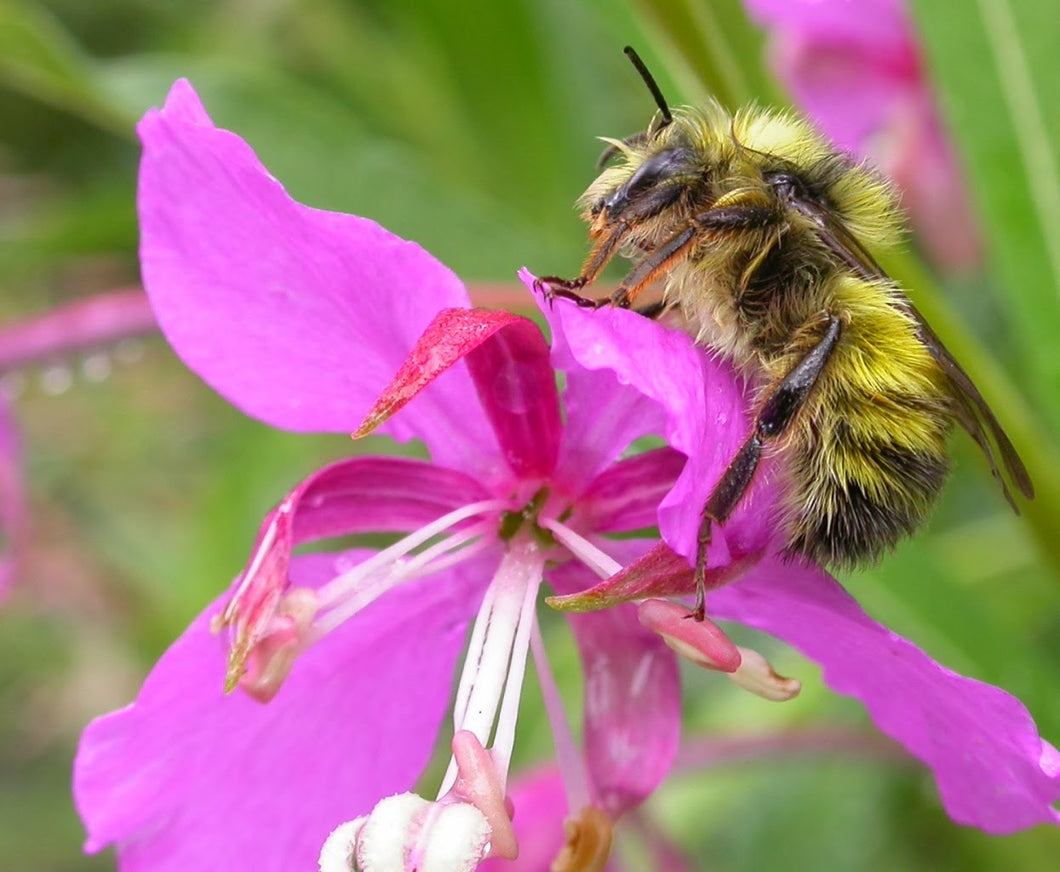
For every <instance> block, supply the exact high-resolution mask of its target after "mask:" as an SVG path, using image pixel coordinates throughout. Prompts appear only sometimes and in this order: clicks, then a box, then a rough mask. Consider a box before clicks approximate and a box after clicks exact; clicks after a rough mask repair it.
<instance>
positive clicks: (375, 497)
mask: <svg viewBox="0 0 1060 872" xmlns="http://www.w3.org/2000/svg"><path fill="white" fill-rule="evenodd" d="M485 495H486V493H485V491H484V490H483V489H482V486H481V485H479V484H478V482H476V481H475V480H474V479H472V478H470V477H468V476H466V475H464V473H462V472H457V471H456V470H452V469H445V468H444V467H440V466H435V465H434V464H430V463H426V462H425V461H421V460H411V459H406V458H399V457H357V458H352V459H350V460H342V461H339V462H338V463H334V464H332V465H331V466H326V467H324V468H323V469H321V470H318V471H317V472H315V473H313V474H312V475H311V476H309V477H308V478H306V479H304V480H303V481H302V482H300V483H299V484H298V485H297V486H296V487H295V488H294V489H293V490H291V491H290V492H289V493H288V494H287V495H286V496H285V497H284V498H283V499H282V500H281V501H280V504H279V505H278V506H277V507H276V508H275V509H273V510H272V511H271V512H269V514H268V515H267V516H266V517H265V520H264V521H262V524H261V528H260V529H259V531H258V536H257V540H256V542H255V543H254V548H253V549H252V550H251V552H250V557H249V559H248V560H247V567H246V569H244V571H243V573H242V574H241V575H240V576H239V578H237V579H236V581H235V584H234V585H233V592H232V596H231V599H230V600H229V601H228V603H227V605H226V606H225V608H224V611H223V612H222V613H221V614H220V615H219V617H218V620H219V623H220V626H222V627H225V628H227V630H228V635H229V639H230V643H229V644H230V653H229V661H228V662H229V671H228V677H227V679H226V681H227V687H228V688H229V689H231V688H234V687H235V684H236V682H238V681H239V680H240V678H242V676H243V674H244V672H245V671H246V668H247V663H248V659H249V658H250V657H251V653H252V652H253V651H254V650H255V648H257V647H258V645H259V643H261V642H262V641H263V640H264V639H265V638H266V637H267V636H268V635H269V634H270V633H271V632H272V630H273V629H274V628H273V626H272V625H273V621H274V618H275V617H276V614H277V610H278V609H280V608H281V606H282V598H283V597H284V595H285V594H286V593H287V592H288V590H289V588H290V583H289V578H288V569H289V566H290V563H291V556H292V553H293V550H294V548H295V547H296V546H298V545H302V544H304V543H306V542H311V541H316V540H320V539H325V538H329V537H334V536H345V535H349V534H353V533H383V532H398V531H407V530H411V529H415V528H417V527H421V526H423V525H424V524H427V523H430V522H431V521H434V520H436V519H438V518H439V517H441V516H442V515H444V514H446V513H447V512H450V511H452V510H453V509H456V508H459V507H460V506H464V505H467V504H469V503H473V502H476V501H478V500H480V499H482V498H483V497H484V496H485Z"/></svg>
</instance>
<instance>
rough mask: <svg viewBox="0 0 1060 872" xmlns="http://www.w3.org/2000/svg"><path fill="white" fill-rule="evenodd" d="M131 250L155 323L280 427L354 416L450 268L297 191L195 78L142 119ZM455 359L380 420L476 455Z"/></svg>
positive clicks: (445, 456)
mask: <svg viewBox="0 0 1060 872" xmlns="http://www.w3.org/2000/svg"><path fill="white" fill-rule="evenodd" d="M139 132H140V136H141V139H142V140H143V143H144V156H143V161H142V163H141V167H140V190H139V212H140V231H141V242H140V259H141V265H142V270H143V278H144V284H145V287H146V289H147V292H148V295H149V296H150V298H151V303H152V305H153V306H154V309H155V312H156V314H157V316H158V320H159V324H160V326H161V327H162V331H163V332H164V333H165V335H166V338H167V339H168V340H169V341H170V343H171V344H172V345H173V347H174V349H176V351H177V353H178V354H179V355H180V356H181V357H182V358H183V359H184V361H185V362H186V363H187V364H188V366H190V367H191V368H192V369H193V370H195V371H196V372H197V373H198V374H199V375H200V376H202V377H203V379H205V380H206V381H207V382H208V383H209V384H210V385H211V386H212V387H213V388H215V389H216V390H217V391H218V392H220V393H221V394H222V395H224V396H225V397H226V398H227V399H228V400H230V401H231V402H233V403H235V404H236V405H237V406H239V408H241V409H243V410H244V411H245V412H247V413H248V414H250V415H253V416H255V417H257V418H260V419H261V420H263V421H266V422H267V423H269V424H272V425H274V426H277V427H282V428H286V429H290V430H303V431H304V430H333V431H340V432H350V431H352V430H353V429H354V428H355V427H356V426H357V424H358V423H360V421H361V420H362V418H363V417H364V414H365V412H366V411H367V410H368V408H369V406H370V405H371V403H372V401H373V400H374V399H375V398H376V396H377V395H378V394H379V392H380V390H382V388H383V386H384V385H386V384H387V382H389V380H390V378H391V377H392V376H393V374H394V373H395V372H397V370H398V368H399V367H400V365H401V363H402V361H404V359H405V357H406V355H407V354H408V352H409V349H411V348H412V346H413V344H414V343H415V341H416V338H417V337H418V336H419V335H420V334H421V333H422V332H423V330H424V328H425V327H426V326H427V324H428V323H430V321H431V319H432V318H433V317H434V315H435V313H436V312H437V311H438V310H439V309H442V308H446V307H454V306H467V304H468V299H467V293H466V291H465V290H464V287H463V285H462V284H461V283H460V280H459V279H458V278H457V277H456V276H455V275H454V274H453V273H452V272H450V271H449V270H448V269H447V268H446V267H444V266H443V265H442V264H440V263H439V262H438V261H436V260H435V259H434V258H432V257H431V256H430V255H429V254H427V253H426V252H425V251H423V250H422V249H421V248H419V247H418V246H416V245H414V244H412V243H409V242H405V241H404V240H402V239H399V238H398V237H396V236H394V235H393V234H391V233H388V232H387V231H386V230H384V229H383V228H381V227H379V226H378V225H377V224H375V223H373V222H371V221H368V220H366V219H364V218H357V217H354V216H352V215H343V214H339V213H334V212H324V211H321V210H318V209H311V208H309V207H306V206H303V205H301V204H299V203H296V202H295V201H293V200H292V199H291V198H290V197H288V195H287V193H286V192H285V191H284V189H283V187H282V186H281V185H280V183H279V182H278V181H276V179H274V178H273V177H272V176H270V175H269V174H268V172H267V171H266V169H265V168H264V167H263V166H262V165H261V164H260V163H259V162H258V160H257V158H256V157H255V155H254V153H253V152H252V151H251V150H250V147H249V146H248V145H247V144H246V143H245V142H244V141H243V140H241V139H240V138H239V137H238V136H236V135H235V134H233V133H229V132H228V131H225V130H221V129H218V128H216V127H214V126H213V124H212V123H211V122H210V119H209V118H208V117H207V115H206V113H205V111H204V110H203V108H202V105H201V103H200V102H199V99H198V97H197V96H196V95H195V92H194V91H193V90H192V88H191V86H190V85H189V84H188V83H187V82H185V81H180V82H177V83H176V84H175V85H174V86H173V90H172V91H171V92H170V95H169V98H168V99H167V101H166V105H165V108H164V109H162V110H161V111H157V110H152V111H151V112H148V113H147V115H146V116H145V117H144V119H143V121H142V122H141V124H140V127H139ZM485 424H486V422H485V418H484V415H483V412H482V410H481V408H480V407H479V403H478V400H477V398H476V397H475V394H474V391H473V390H472V384H471V380H470V378H469V377H468V374H467V372H466V371H464V370H463V369H462V368H461V369H454V370H453V371H451V372H449V373H446V374H445V375H444V376H443V377H442V378H440V379H439V380H438V381H437V383H436V384H434V385H432V386H431V387H430V388H429V389H428V390H427V391H425V392H424V393H423V395H422V396H420V397H418V398H417V399H416V401H415V402H414V403H412V404H411V405H410V407H409V408H408V409H407V410H406V411H405V413H404V414H403V415H402V416H401V417H400V418H399V419H397V420H396V421H395V422H392V423H391V424H390V425H389V426H388V428H387V432H388V433H390V434H391V435H393V436H394V437H395V438H398V439H401V440H407V439H410V438H414V437H418V438H421V439H423V440H424V441H425V442H426V443H427V445H428V447H429V448H430V449H431V452H432V456H433V457H434V459H435V460H438V461H440V462H442V463H444V464H445V465H447V466H455V467H458V468H461V469H477V468H478V467H477V464H478V463H479V462H480V460H481V458H482V457H484V456H485V457H489V456H493V455H495V454H496V447H495V442H494V441H493V436H492V433H491V432H490V430H489V427H487V426H485Z"/></svg>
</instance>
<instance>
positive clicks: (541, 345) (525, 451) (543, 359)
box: [467, 313, 563, 479]
mask: <svg viewBox="0 0 1060 872" xmlns="http://www.w3.org/2000/svg"><path fill="white" fill-rule="evenodd" d="M493 314H497V313H493ZM467 365H468V369H469V370H470V371H471V377H472V378H473V379H474V380H475V387H476V388H477V389H478V395H479V399H480V400H482V405H483V408H485V410H486V414H487V415H488V416H489V419H490V422H491V423H492V424H493V429H494V431H495V432H496V434H497V441H498V442H499V443H500V445H501V450H502V451H503V452H504V457H505V459H506V460H507V461H508V466H509V467H511V469H512V471H513V472H514V473H515V474H516V475H517V476H518V477H519V478H521V479H528V478H537V477H544V476H547V475H551V474H552V472H553V470H554V469H555V467H556V456H557V454H558V453H559V441H560V433H561V431H562V429H563V427H562V424H561V423H560V415H559V392H558V391H557V390H556V374H555V372H554V371H553V369H552V363H551V360H550V359H549V348H548V343H546V342H545V337H544V336H543V335H542V334H541V330H540V329H539V328H538V326H537V325H536V324H534V323H533V321H528V320H527V319H525V318H516V319H515V320H513V321H512V323H511V324H509V325H508V326H506V327H505V329H503V330H500V331H498V332H497V333H496V334H494V335H493V336H492V337H490V340H489V341H488V342H483V343H482V344H481V345H480V346H478V348H476V349H475V350H474V351H473V352H472V353H471V354H469V355H468V358H467Z"/></svg>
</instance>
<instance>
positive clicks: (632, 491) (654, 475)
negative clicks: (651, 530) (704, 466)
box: [577, 448, 688, 533]
mask: <svg viewBox="0 0 1060 872" xmlns="http://www.w3.org/2000/svg"><path fill="white" fill-rule="evenodd" d="M687 460H688V458H686V457H685V456H684V455H683V454H681V453H680V452H678V451H674V450H673V449H672V448H656V449H654V450H652V451H645V452H644V453H643V454H635V455H634V456H633V457H627V458H626V459H625V460H620V461H618V463H613V464H612V465H611V466H609V467H608V468H607V469H605V470H604V471H603V472H602V473H600V474H599V475H598V476H597V477H596V478H594V479H593V480H592V481H591V482H590V483H589V486H588V487H587V488H586V489H585V492H584V493H583V494H582V495H581V497H579V499H578V509H577V511H578V515H579V517H582V516H583V514H582V513H584V516H585V517H586V526H587V527H588V529H591V530H594V531H596V532H597V533H613V532H617V531H626V530H640V529H644V528H645V527H654V526H655V525H656V524H657V523H658V517H657V516H658V514H659V502H660V501H661V500H662V498H663V497H664V496H666V494H667V493H668V492H669V491H670V489H671V488H672V487H673V486H674V483H675V482H676V481H677V477H678V476H679V475H680V474H681V470H682V469H684V466H685V463H686V461H687Z"/></svg>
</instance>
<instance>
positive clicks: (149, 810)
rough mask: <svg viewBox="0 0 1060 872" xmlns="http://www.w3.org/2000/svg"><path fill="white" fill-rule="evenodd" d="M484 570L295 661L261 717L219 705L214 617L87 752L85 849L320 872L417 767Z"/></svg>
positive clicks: (156, 863) (444, 584)
mask: <svg viewBox="0 0 1060 872" xmlns="http://www.w3.org/2000/svg"><path fill="white" fill-rule="evenodd" d="M342 557H343V558H344V559H347V560H348V555H343V556H342ZM485 559H486V558H481V559H479V560H472V561H469V562H468V563H467V564H465V565H463V566H461V567H459V568H458V569H456V570H452V571H450V572H448V573H447V574H446V575H445V576H443V577H436V578H431V579H424V580H423V581H421V582H416V583H413V584H410V585H408V586H406V587H403V588H400V589H399V590H396V591H393V592H391V593H388V594H387V595H386V596H384V597H381V598H380V599H379V600H377V601H376V602H374V603H373V604H372V605H370V606H369V607H367V608H366V609H365V610H364V611H363V612H361V613H360V614H358V615H357V616H356V617H355V618H353V619H352V621H351V622H350V625H349V626H344V627H343V628H342V629H341V630H340V631H336V632H335V633H332V634H331V635H330V636H328V637H326V638H325V639H324V640H322V641H321V642H319V643H317V644H316V645H314V646H313V647H312V648H310V649H309V650H308V651H306V652H305V653H303V654H302V655H301V657H300V658H299V660H298V662H297V663H296V664H295V668H294V670H293V672H292V673H291V675H290V676H289V677H288V679H287V681H286V683H285V684H284V686H283V688H282V689H281V690H280V692H279V694H278V695H277V696H276V698H275V699H274V700H273V701H272V702H270V703H268V704H267V705H260V704H258V703H256V702H254V701H252V700H251V699H249V698H248V697H246V696H244V695H243V694H241V693H236V694H233V695H232V696H230V697H227V698H226V697H225V696H224V695H223V694H222V693H221V679H222V676H223V674H224V651H223V649H222V646H221V644H220V642H219V641H218V640H217V639H216V638H214V637H213V636H211V635H210V633H209V630H208V623H209V617H210V615H212V614H213V613H214V612H215V611H216V610H217V606H218V605H219V603H215V604H213V605H212V606H211V607H210V608H208V609H206V611H205V612H204V613H203V614H202V615H201V616H200V617H199V618H198V619H196V621H195V622H194V623H193V624H192V626H191V627H190V628H189V629H188V630H187V631H186V632H185V633H184V635H183V636H181V638H180V639H178V640H177V641H176V642H175V643H174V644H173V646H172V647H171V648H170V649H169V650H168V651H167V652H166V653H165V654H164V655H163V657H162V659H161V660H160V661H159V663H158V665H157V666H156V667H155V668H154V670H153V671H152V672H151V674H150V675H149V676H148V678H147V680H146V682H145V683H144V687H143V689H142V690H141V692H140V695H139V697H138V699H137V700H136V702H135V703H133V704H132V705H130V706H128V707H127V708H124V709H121V710H119V711H117V712H114V713H112V714H110V715H107V716H105V717H102V718H99V719H98V720H96V721H94V722H93V723H92V724H90V725H89V727H88V728H87V729H86V731H85V733H84V735H83V736H82V740H81V746H80V749H79V752H78V756H77V760H76V762H75V770H74V794H75V799H76V803H77V807H78V809H79V811H80V813H81V816H82V818H83V819H84V821H85V824H86V828H87V829H88V833H89V837H88V842H87V844H86V848H87V849H88V850H90V851H98V850H100V849H101V848H103V847H104V846H106V845H108V844H111V843H114V844H116V845H117V846H118V850H119V854H120V857H121V869H122V872H186V870H189V869H225V870H229V872H289V870H292V869H300V870H301V869H313V868H315V866H316V858H317V854H318V852H319V850H320V845H321V844H322V842H323V840H324V838H325V837H326V836H327V834H328V832H329V831H330V830H331V828H333V827H334V826H336V825H337V824H339V823H341V822H342V821H345V820H348V819H350V818H352V817H354V816H355V815H358V814H362V813H364V812H366V811H367V810H368V809H369V808H370V807H371V806H372V805H373V804H374V803H375V802H376V801H377V800H378V799H379V798H380V797H382V796H385V795H387V794H389V793H394V792H396V791H403V790H407V789H408V788H409V787H410V786H411V785H412V784H413V783H414V782H415V780H416V778H417V776H418V775H419V773H420V771H421V770H422V768H423V766H424V765H425V764H426V762H427V760H428V758H429V756H430V752H431V748H432V745H433V742H434V738H435V735H436V733H437V730H438V726H439V724H440V723H441V721H442V718H443V717H444V713H445V710H446V708H447V706H448V703H449V697H450V688H451V682H452V675H453V666H454V662H455V660H456V657H457V654H458V653H459V651H460V649H461V647H462V645H463V642H464V631H465V628H466V625H467V621H468V618H469V617H470V615H471V614H472V613H473V610H474V606H475V601H476V598H477V591H478V590H480V589H481V586H482V579H483V578H487V579H488V578H489V568H488V566H487V565H486V563H484V562H483V561H484V560H485ZM492 559H493V560H494V561H495V560H496V556H495V555H494V556H493V558H492ZM335 560H336V556H335V555H310V556H307V557H300V558H296V561H295V564H294V565H293V570H294V572H295V581H296V583H299V584H314V583H319V582H321V581H323V580H326V579H327V578H330V577H332V576H333V575H334V573H335V565H334V564H335ZM344 565H345V564H344Z"/></svg>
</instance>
